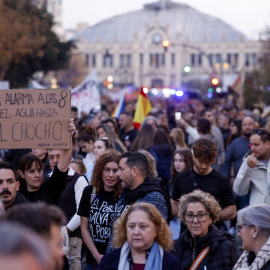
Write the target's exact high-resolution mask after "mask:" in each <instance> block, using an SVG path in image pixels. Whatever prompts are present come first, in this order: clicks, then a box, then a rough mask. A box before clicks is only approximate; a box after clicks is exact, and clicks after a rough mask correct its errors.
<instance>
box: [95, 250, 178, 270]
mask: <svg viewBox="0 0 270 270" xmlns="http://www.w3.org/2000/svg"><path fill="white" fill-rule="evenodd" d="M120 253H121V248H118V249H115V250H113V251H111V252H109V253H108V254H106V255H105V256H104V257H103V258H102V260H101V261H100V263H99V265H98V269H99V270H117V269H118V264H119V259H120ZM181 269H182V268H181V263H180V262H179V260H178V259H177V258H176V257H175V256H173V255H172V254H170V253H169V252H167V251H165V250H164V256H163V261H162V270H181ZM153 270H154V269H153Z"/></svg>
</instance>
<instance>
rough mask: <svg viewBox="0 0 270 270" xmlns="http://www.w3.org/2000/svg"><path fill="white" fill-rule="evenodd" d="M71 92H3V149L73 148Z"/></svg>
mask: <svg viewBox="0 0 270 270" xmlns="http://www.w3.org/2000/svg"><path fill="white" fill-rule="evenodd" d="M69 121H70V90H69V89H54V90H47V89H46V90H45V89H39V90H37V89H24V90H1V91H0V149H21V148H46V149H70V147H71V136H70V133H69V132H68V125H69Z"/></svg>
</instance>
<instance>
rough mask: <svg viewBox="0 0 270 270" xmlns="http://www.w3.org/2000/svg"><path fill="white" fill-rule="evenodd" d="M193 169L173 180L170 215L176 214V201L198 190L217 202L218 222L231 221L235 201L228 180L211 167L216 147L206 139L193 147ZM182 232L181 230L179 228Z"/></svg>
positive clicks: (234, 210) (234, 211)
mask: <svg viewBox="0 0 270 270" xmlns="http://www.w3.org/2000/svg"><path fill="white" fill-rule="evenodd" d="M192 150H193V159H194V167H193V168H191V169H190V170H187V171H184V172H182V173H179V174H178V176H177V177H176V178H175V180H174V185H173V194H172V198H171V204H172V214H173V216H177V214H178V207H179V206H178V200H179V198H180V197H181V196H182V195H184V194H188V193H190V192H192V191H193V190H195V189H200V190H202V191H204V192H208V193H210V194H211V195H213V196H214V197H215V198H216V200H217V201H218V202H219V204H220V206H221V207H222V210H221V211H220V212H219V215H218V216H219V220H220V221H225V220H230V219H233V218H234V217H235V215H236V207H235V200H234V198H233V194H232V189H231V187H230V182H229V180H228V179H227V178H226V177H224V176H223V175H221V174H220V173H219V172H217V171H216V170H214V169H213V168H212V167H211V164H212V163H213V162H214V160H215V159H216V150H217V147H216V145H215V143H214V142H213V141H211V140H208V139H199V140H198V141H196V142H195V143H194V144H193V146H192ZM181 231H182V228H181Z"/></svg>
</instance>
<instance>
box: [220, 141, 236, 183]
mask: <svg viewBox="0 0 270 270" xmlns="http://www.w3.org/2000/svg"><path fill="white" fill-rule="evenodd" d="M233 152H234V144H233V143H231V144H230V146H229V148H228V149H227V152H226V156H225V161H224V163H223V165H222V167H221V171H220V173H221V174H222V175H224V176H226V177H228V178H230V176H231V166H232V162H233Z"/></svg>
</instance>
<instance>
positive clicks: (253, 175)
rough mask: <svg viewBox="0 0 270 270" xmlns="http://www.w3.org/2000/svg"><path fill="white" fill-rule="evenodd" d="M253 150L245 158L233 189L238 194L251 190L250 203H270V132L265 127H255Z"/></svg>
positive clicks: (252, 140)
mask: <svg viewBox="0 0 270 270" xmlns="http://www.w3.org/2000/svg"><path fill="white" fill-rule="evenodd" d="M250 146H251V151H249V152H248V153H247V154H246V155H245V157H244V160H243V163H242V165H241V167H240V169H239V172H238V174H237V176H236V179H235V181H234V184H233V190H234V192H235V193H236V194H237V195H245V194H248V193H249V192H250V202H249V204H250V205H253V204H259V203H267V204H270V198H269V197H270V183H269V179H270V164H269V162H268V161H269V158H270V133H269V132H268V131H267V130H265V129H255V130H253V131H252V132H251V137H250Z"/></svg>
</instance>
